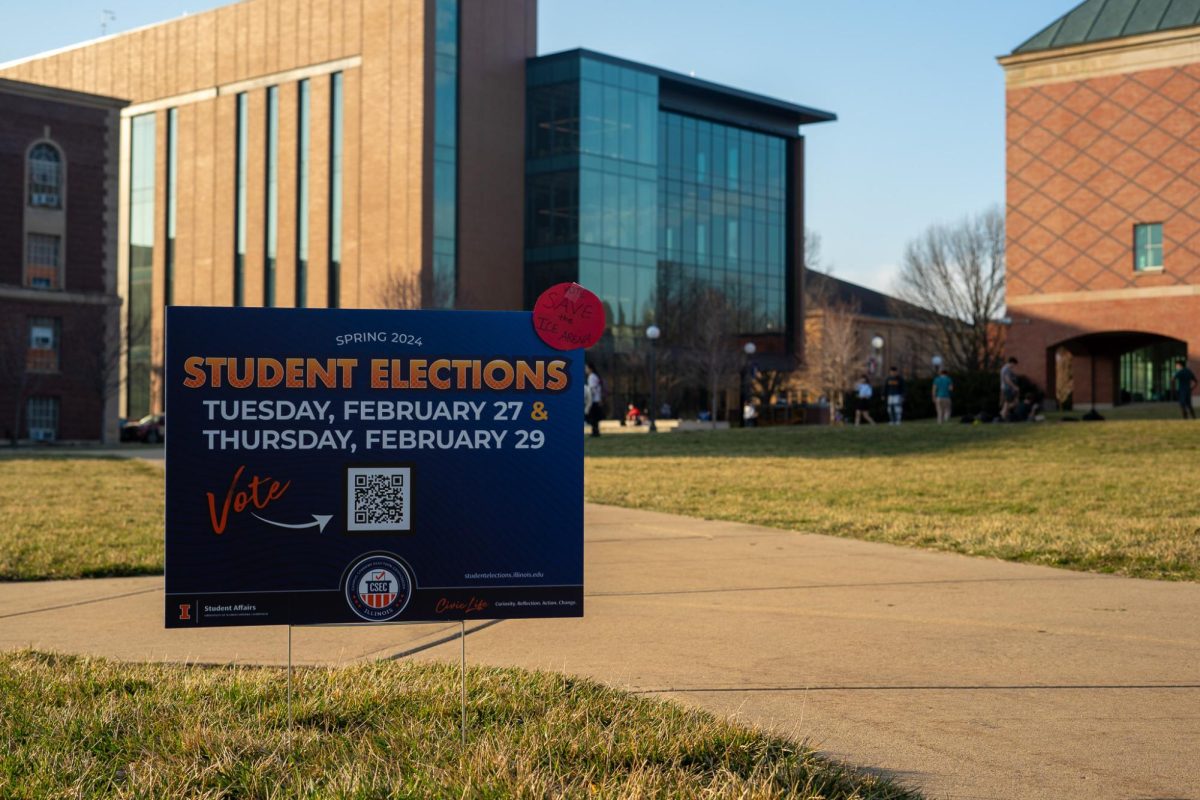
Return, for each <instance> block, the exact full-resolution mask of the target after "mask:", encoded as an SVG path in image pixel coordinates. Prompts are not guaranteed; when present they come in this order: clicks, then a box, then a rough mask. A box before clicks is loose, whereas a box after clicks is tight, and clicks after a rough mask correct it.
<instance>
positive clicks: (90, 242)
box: [0, 92, 109, 292]
mask: <svg viewBox="0 0 1200 800" xmlns="http://www.w3.org/2000/svg"><path fill="white" fill-rule="evenodd" d="M108 114H109V112H108V111H107V110H106V109H103V108H93V107H89V106H81V105H73V104H69V103H61V102H56V101H51V100H42V99H38V98H33V97H25V96H21V95H16V94H7V93H2V92H0V283H7V284H12V285H20V283H21V277H22V274H23V269H22V259H23V257H24V256H23V254H24V242H23V220H24V214H25V153H26V151H27V150H28V148H29V146H30V145H31V144H33V143H34V142H35V141H38V140H39V139H41V138H42V137H43V134H44V132H45V130H46V128H47V127H48V128H49V129H50V139H51V141H53V142H54V143H55V144H57V145H58V146H59V148H61V150H62V152H63V156H64V158H65V159H66V162H67V182H66V212H67V236H66V242H65V252H66V262H65V271H64V283H65V285H66V288H68V289H70V290H71V291H76V292H100V291H103V290H104V274H103V263H104V244H105V242H104V202H105V194H104V169H105V164H106V159H107V153H106V147H107V146H108V144H109V142H108Z"/></svg>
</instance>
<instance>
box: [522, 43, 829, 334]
mask: <svg viewBox="0 0 1200 800" xmlns="http://www.w3.org/2000/svg"><path fill="white" fill-rule="evenodd" d="M527 82H528V98H527V115H528V122H527V138H526V141H527V159H526V217H525V219H526V234H525V241H526V251H525V298H526V305H527V306H529V305H531V304H532V303H533V301H534V300H535V299H536V298H537V296H538V295H539V294H540V293H541V292H542V291H543V290H545V289H546V288H547V287H548V286H551V285H553V284H555V283H559V282H562V281H578V282H579V283H581V284H582V285H584V286H586V287H588V288H589V289H591V290H592V291H594V292H596V293H597V295H599V296H600V298H601V300H602V301H603V303H604V306H605V310H606V313H607V315H608V324H609V328H608V339H609V340H610V341H607V344H606V345H605V346H607V347H609V348H611V349H614V350H617V351H620V350H622V349H625V348H629V347H633V346H635V345H636V343H637V342H638V341H639V339H640V337H641V336H642V332H643V330H644V328H645V327H646V326H647V325H649V324H650V323H651V322H655V321H656V320H658V319H659V318H660V317H661V315H662V311H663V309H662V304H663V303H664V302H666V301H667V298H670V297H673V296H680V292H681V291H683V290H684V287H701V288H703V289H713V290H716V291H718V292H720V293H721V294H722V295H723V296H724V298H725V300H726V302H727V303H728V304H729V305H730V307H731V308H733V309H735V311H736V314H737V324H736V327H737V330H738V331H739V334H740V335H742V336H745V337H754V338H755V341H756V344H757V346H758V348H759V349H760V350H764V351H766V352H777V353H781V354H790V353H793V352H794V351H795V350H796V349H797V347H796V344H795V342H794V333H795V331H796V329H797V326H796V324H795V315H796V314H797V313H798V309H797V308H796V307H795V303H794V302H793V297H794V295H795V294H796V292H797V289H798V286H799V281H798V280H797V271H798V270H799V269H800V267H801V265H800V259H799V257H798V255H797V250H798V248H799V246H800V242H801V238H802V230H803V227H802V221H800V214H801V212H802V207H801V203H800V197H801V187H800V186H798V185H796V184H797V183H798V178H796V177H794V176H797V175H799V174H801V171H800V169H799V167H800V164H799V163H798V162H799V160H800V158H801V155H800V153H801V150H800V147H799V142H800V135H799V126H800V125H803V124H808V123H813V122H822V121H827V120H832V119H834V117H833V115H832V114H828V113H826V112H820V111H816V110H813V109H808V108H803V107H800V106H794V105H791V104H787V103H781V102H779V101H774V100H770V99H768V98H762V97H757V96H755V95H748V94H746V93H744V92H740V91H737V90H733V89H728V88H726V87H720V86H716V85H714V84H709V83H706V82H702V81H697V80H696V79H694V78H690V77H687V76H682V75H677V74H674V73H669V72H664V71H662V70H657V69H654V68H652V67H647V66H644V65H640V64H635V63H632V62H628V61H622V60H619V59H615V58H611V57H609V56H605V55H602V54H599V53H593V52H590V51H586V50H576V51H571V52H567V53H559V54H555V55H551V56H543V57H540V58H536V59H532V60H531V61H530V63H529V66H528V70H527Z"/></svg>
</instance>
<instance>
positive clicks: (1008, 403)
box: [1000, 356, 1021, 422]
mask: <svg viewBox="0 0 1200 800" xmlns="http://www.w3.org/2000/svg"><path fill="white" fill-rule="evenodd" d="M1020 396H1021V390H1020V387H1018V386H1017V359H1016V357H1015V356H1009V357H1008V361H1007V362H1006V363H1005V364H1004V366H1003V367H1001V368H1000V419H1002V420H1004V421H1006V422H1007V421H1008V415H1009V414H1011V413H1012V410H1013V408H1014V407H1015V406H1016V405H1017V398H1018V397H1020Z"/></svg>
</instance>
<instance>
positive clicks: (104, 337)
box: [63, 307, 162, 443]
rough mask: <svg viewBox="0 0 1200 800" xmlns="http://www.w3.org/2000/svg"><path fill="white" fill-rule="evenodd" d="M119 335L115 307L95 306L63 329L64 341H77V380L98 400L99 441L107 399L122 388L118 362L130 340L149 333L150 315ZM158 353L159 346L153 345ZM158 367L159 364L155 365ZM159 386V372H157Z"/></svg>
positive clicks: (104, 430) (104, 433)
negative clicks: (89, 312) (95, 307)
mask: <svg viewBox="0 0 1200 800" xmlns="http://www.w3.org/2000/svg"><path fill="white" fill-rule="evenodd" d="M130 325H131V327H130V329H129V330H128V331H126V332H125V334H124V335H122V334H121V331H120V326H119V323H118V315H117V310H116V308H115V307H105V308H100V309H96V310H95V313H93V314H87V315H83V316H80V317H78V318H77V319H76V320H75V321H73V322H72V323H71V324H70V325H69V326H68V329H67V330H65V331H63V340H64V341H71V342H75V343H76V345H77V346H76V347H75V359H76V362H77V363H76V372H77V374H78V375H79V379H80V381H81V382H82V383H83V385H85V386H86V387H87V388H88V390H89V391H90V392H92V393H93V394H94V395H95V397H96V398H97V399H98V400H99V402H100V441H101V442H104V443H107V442H108V430H107V423H108V417H107V415H106V413H105V409H106V407H107V404H108V402H109V401H110V400H111V399H112V398H113V397H115V396H116V395H117V394H118V393H119V392H120V389H121V364H122V363H123V362H124V361H125V359H126V358H127V357H128V355H129V343H130V342H131V341H144V340H145V338H146V337H147V336H148V335H149V333H150V325H151V323H150V317H149V315H145V316H143V318H142V320H141V322H131V323H130ZM155 351H156V352H158V349H157V348H155ZM158 369H159V370H161V367H160V368H158ZM156 377H157V379H158V381H159V384H160V385H161V380H162V375H161V374H158V375H156Z"/></svg>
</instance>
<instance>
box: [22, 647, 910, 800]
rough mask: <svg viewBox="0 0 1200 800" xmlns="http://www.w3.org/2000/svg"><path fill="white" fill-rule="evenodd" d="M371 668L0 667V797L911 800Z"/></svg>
mask: <svg viewBox="0 0 1200 800" xmlns="http://www.w3.org/2000/svg"><path fill="white" fill-rule="evenodd" d="M468 680H469V683H470V686H471V691H470V704H469V712H468V713H469V722H468V724H469V734H468V742H467V747H466V749H465V750H464V748H463V747H462V745H461V744H460V739H459V728H458V720H459V695H458V691H457V690H458V672H457V669H456V668H454V667H450V666H446V665H420V664H413V663H396V662H382V663H374V664H369V665H361V666H354V667H344V668H337V669H302V670H299V671H298V672H297V673H296V700H295V702H296V708H295V727H294V733H293V734H292V736H291V739H290V742H289V732H288V724H287V710H286V709H287V706H286V677H285V672H284V671H283V670H280V669H272V668H250V667H244V668H213V667H183V666H173V665H130V664H117V663H113V662H108V661H100V660H87V659H79V658H74V657H65V656H53V655H48V654H44V653H37V652H30V651H27V652H21V653H9V654H5V655H0V741H3V742H4V743H5V747H4V748H3V749H2V750H0V796H2V797H31V798H32V797H37V798H58V797H71V798H134V797H136V798H147V797H148V798H179V797H188V798H293V797H308V798H324V797H338V798H441V797H445V798H450V797H454V798H501V797H505V798H507V797H519V798H550V797H555V798H557V797H569V798H592V797H600V798H679V797H708V798H813V799H814V800H815V798H828V799H829V800H833V799H835V798H842V799H843V800H893V799H894V800H901V798H916V797H917V795H916V794H913V793H909V792H906V791H904V790H901V789H899V788H897V787H896V786H895V785H894V784H891V783H889V782H887V781H885V780H881V779H879V778H877V777H872V776H869V775H864V774H858V773H855V772H852V771H849V770H847V769H845V768H843V767H841V766H839V765H837V764H834V763H831V762H829V761H827V760H825V759H822V758H820V757H818V756H816V755H814V754H813V753H812V752H811V751H809V750H807V749H805V748H804V747H801V746H799V745H797V744H795V743H793V742H789V741H787V740H784V739H779V738H776V737H772V736H768V735H765V734H762V733H760V732H757V731H755V730H752V729H750V728H746V727H742V726H739V725H736V724H733V723H731V722H725V721H721V720H718V719H717V718H715V717H713V716H711V715H709V714H706V713H704V712H701V711H694V710H689V709H685V708H684V707H682V706H680V705H677V704H674V703H667V702H663V701H657V700H649V699H645V698H639V697H634V696H631V695H628V694H625V693H622V692H618V691H616V690H613V689H608V688H605V687H603V686H600V685H598V684H595V683H591V682H589V681H583V680H578V679H574V678H569V677H566V676H562V675H557V674H552V673H531V672H525V671H521V670H515V669H506V670H497V669H483V668H476V669H472V670H471V671H470V673H469V677H468Z"/></svg>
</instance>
